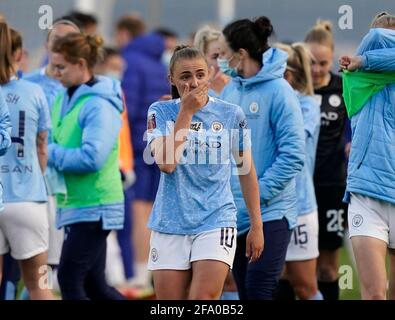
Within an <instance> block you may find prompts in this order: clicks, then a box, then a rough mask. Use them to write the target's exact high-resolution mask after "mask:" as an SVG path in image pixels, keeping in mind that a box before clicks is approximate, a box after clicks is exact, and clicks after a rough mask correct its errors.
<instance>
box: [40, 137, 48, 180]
mask: <svg viewBox="0 0 395 320" xmlns="http://www.w3.org/2000/svg"><path fill="white" fill-rule="evenodd" d="M37 157H38V163H39V164H40V168H41V172H42V173H43V174H44V173H45V169H46V168H47V161H48V131H46V130H45V131H41V132H39V133H38V134H37Z"/></svg>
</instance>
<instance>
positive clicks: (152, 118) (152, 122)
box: [147, 113, 156, 132]
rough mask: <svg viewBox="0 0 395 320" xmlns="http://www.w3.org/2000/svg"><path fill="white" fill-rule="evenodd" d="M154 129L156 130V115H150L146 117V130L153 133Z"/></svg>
mask: <svg viewBox="0 0 395 320" xmlns="http://www.w3.org/2000/svg"><path fill="white" fill-rule="evenodd" d="M154 129H156V114H155V113H151V114H150V115H149V116H148V121H147V130H148V132H152V131H154Z"/></svg>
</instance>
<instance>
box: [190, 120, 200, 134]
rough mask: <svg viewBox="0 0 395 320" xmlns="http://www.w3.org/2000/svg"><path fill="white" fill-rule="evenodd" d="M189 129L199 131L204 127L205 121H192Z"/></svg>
mask: <svg viewBox="0 0 395 320" xmlns="http://www.w3.org/2000/svg"><path fill="white" fill-rule="evenodd" d="M189 129H190V130H191V131H196V132H199V131H201V130H202V129H203V122H191V126H190V127H189Z"/></svg>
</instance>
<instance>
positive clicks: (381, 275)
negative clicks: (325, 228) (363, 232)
mask: <svg viewBox="0 0 395 320" xmlns="http://www.w3.org/2000/svg"><path fill="white" fill-rule="evenodd" d="M351 242H352V247H353V250H354V254H355V260H356V262H357V269H358V274H359V281H360V283H361V294H362V299H363V300H385V299H386V289H387V272H386V269H385V257H386V253H387V244H386V243H385V242H384V241H382V240H379V239H376V238H372V237H365V236H355V237H352V238H351Z"/></svg>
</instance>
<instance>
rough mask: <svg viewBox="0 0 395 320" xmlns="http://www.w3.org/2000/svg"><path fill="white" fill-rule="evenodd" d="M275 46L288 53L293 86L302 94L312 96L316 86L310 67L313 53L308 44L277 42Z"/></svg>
mask: <svg viewBox="0 0 395 320" xmlns="http://www.w3.org/2000/svg"><path fill="white" fill-rule="evenodd" d="M275 47H277V48H279V49H281V50H284V51H285V52H287V53H288V60H287V70H288V71H289V72H291V73H292V75H293V81H292V84H291V85H292V87H293V88H294V89H296V90H298V91H299V92H300V93H301V94H304V95H308V96H312V95H313V94H314V87H313V79H312V77H311V67H310V65H311V54H310V52H309V50H308V49H307V48H306V46H305V45H304V44H303V43H301V42H297V43H294V44H292V45H286V44H282V43H277V44H275Z"/></svg>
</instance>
